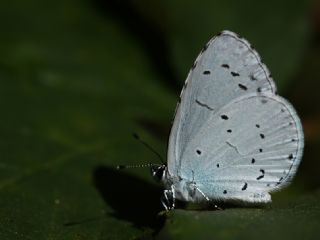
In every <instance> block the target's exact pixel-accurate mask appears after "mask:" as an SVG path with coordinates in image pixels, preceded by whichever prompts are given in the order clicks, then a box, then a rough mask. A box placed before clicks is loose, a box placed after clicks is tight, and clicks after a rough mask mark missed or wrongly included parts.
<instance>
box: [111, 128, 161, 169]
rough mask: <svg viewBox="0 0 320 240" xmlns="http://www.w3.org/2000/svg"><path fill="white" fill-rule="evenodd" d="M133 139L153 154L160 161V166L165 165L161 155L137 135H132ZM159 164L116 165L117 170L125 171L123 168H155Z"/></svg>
mask: <svg viewBox="0 0 320 240" xmlns="http://www.w3.org/2000/svg"><path fill="white" fill-rule="evenodd" d="M133 137H134V138H135V139H136V140H138V141H139V142H140V143H142V144H143V145H144V146H145V147H146V148H148V149H149V150H150V151H151V152H153V153H154V154H155V155H156V156H157V157H158V158H159V160H160V162H161V165H165V162H164V160H163V158H162V157H161V155H160V154H159V153H158V152H157V151H156V150H155V149H154V148H153V147H151V146H150V145H149V144H148V143H146V142H145V141H143V140H142V139H141V138H140V137H139V135H138V134H136V133H133ZM157 165H159V164H154V163H147V164H138V165H118V166H117V169H118V170H120V169H125V168H140V167H152V166H157Z"/></svg>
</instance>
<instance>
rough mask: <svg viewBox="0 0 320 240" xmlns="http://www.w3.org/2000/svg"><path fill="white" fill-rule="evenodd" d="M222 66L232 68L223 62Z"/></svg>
mask: <svg viewBox="0 0 320 240" xmlns="http://www.w3.org/2000/svg"><path fill="white" fill-rule="evenodd" d="M221 67H223V68H228V69H229V68H230V66H229V65H228V64H222V65H221Z"/></svg>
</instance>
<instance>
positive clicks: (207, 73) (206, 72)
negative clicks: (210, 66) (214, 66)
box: [203, 70, 211, 75]
mask: <svg viewBox="0 0 320 240" xmlns="http://www.w3.org/2000/svg"><path fill="white" fill-rule="evenodd" d="M210 73H211V72H210V71H208V70H206V71H204V72H203V74H204V75H209V74H210Z"/></svg>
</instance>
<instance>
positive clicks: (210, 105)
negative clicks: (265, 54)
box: [151, 31, 304, 210]
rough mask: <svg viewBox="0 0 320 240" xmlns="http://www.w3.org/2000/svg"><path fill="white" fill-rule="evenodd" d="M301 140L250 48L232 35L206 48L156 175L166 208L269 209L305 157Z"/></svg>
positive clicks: (183, 93) (187, 87)
mask: <svg viewBox="0 0 320 240" xmlns="http://www.w3.org/2000/svg"><path fill="white" fill-rule="evenodd" d="M303 148H304V135H303V129H302V125H301V122H300V119H299V117H298V115H297V113H296V111H295V110H294V108H293V107H292V105H291V104H290V103H289V102H288V101H287V100H286V99H284V98H282V97H280V96H279V95H277V91H276V86H275V83H274V81H273V79H272V77H271V74H270V72H269V70H268V69H267V67H266V66H265V65H264V64H263V63H262V61H261V59H260V56H259V54H258V53H257V52H256V51H255V50H254V48H253V47H252V46H251V45H250V44H249V42H248V41H247V40H245V39H243V38H241V37H239V36H238V35H237V34H235V33H233V32H231V31H223V32H221V33H220V34H218V35H216V36H215V37H213V38H212V39H211V40H210V41H209V42H208V43H207V44H206V45H205V46H204V48H203V49H202V51H201V52H200V54H199V55H198V57H197V58H196V60H195V62H194V64H193V66H192V68H191V69H190V71H189V74H188V77H187V80H186V82H185V84H184V87H183V89H182V91H181V95H180V100H179V102H178V104H177V108H176V112H175V117H174V121H173V125H172V128H171V132H170V137H169V146H168V153H167V159H168V162H167V164H163V165H160V166H159V165H158V166H153V167H152V169H151V170H152V173H153V175H154V176H155V177H158V178H160V179H161V180H162V182H163V183H164V186H165V190H164V195H163V198H162V200H161V201H162V204H163V206H164V207H165V209H166V210H170V209H173V208H174V207H175V201H176V199H178V200H182V201H186V202H220V201H222V202H224V201H227V202H228V201H236V202H243V203H254V204H256V203H259V204H260V203H268V202H271V195H270V193H272V192H274V191H277V190H279V189H281V188H283V187H285V186H287V185H288V184H289V183H290V182H291V180H292V177H293V176H294V175H295V173H296V171H297V168H298V166H299V163H300V161H301V158H302V154H303Z"/></svg>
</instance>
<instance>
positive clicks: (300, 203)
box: [158, 191, 320, 240]
mask: <svg viewBox="0 0 320 240" xmlns="http://www.w3.org/2000/svg"><path fill="white" fill-rule="evenodd" d="M319 226H320V191H317V192H315V193H314V194H306V195H305V196H300V197H296V198H293V199H285V200H278V201H275V202H274V203H272V204H270V205H268V206H266V207H260V208H239V207H238V208H227V209H225V210H220V211H219V210H218V211H190V210H189V211H186V210H175V211H173V212H171V213H170V216H169V217H168V219H167V221H166V224H165V226H164V228H163V229H162V230H161V232H160V234H159V235H158V239H223V240H226V239H261V240H262V239H317V238H318V237H319V233H318V230H319Z"/></svg>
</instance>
